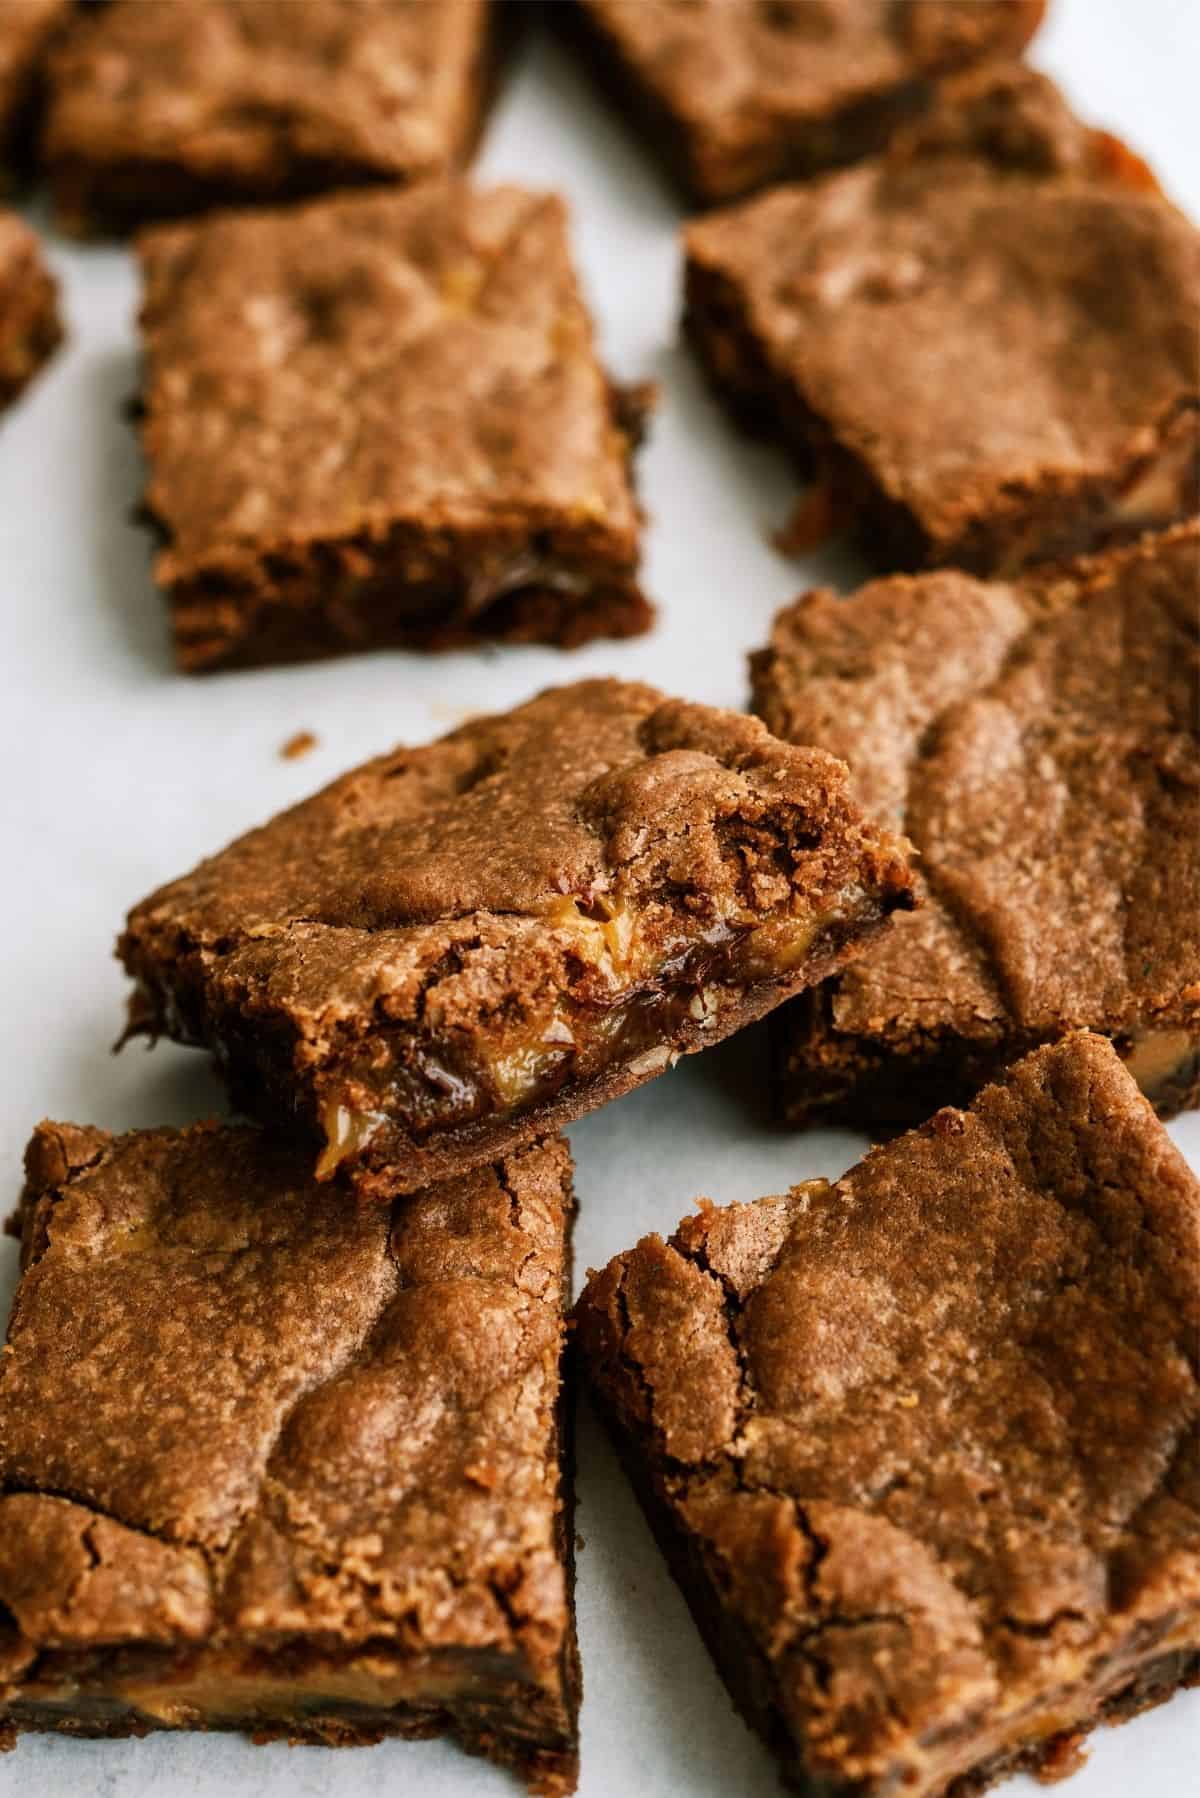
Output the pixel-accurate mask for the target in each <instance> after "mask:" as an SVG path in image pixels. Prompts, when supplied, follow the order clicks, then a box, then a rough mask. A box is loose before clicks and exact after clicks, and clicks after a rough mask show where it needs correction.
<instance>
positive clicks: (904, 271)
mask: <svg viewBox="0 0 1200 1798" xmlns="http://www.w3.org/2000/svg"><path fill="white" fill-rule="evenodd" d="M686 242H687V251H688V256H689V260H690V262H691V263H692V265H693V269H694V270H695V271H697V272H698V273H700V272H702V273H704V274H707V275H709V276H712V277H714V278H716V279H717V280H719V281H722V282H725V283H728V284H729V285H730V286H731V287H732V289H733V290H734V292H735V293H736V296H737V303H738V305H739V307H740V308H741V309H743V310H744V312H745V315H746V321H747V326H748V329H749V331H750V333H751V334H752V336H753V337H754V339H755V340H756V341H757V342H758V343H759V344H760V345H761V347H762V349H763V351H764V353H765V355H766V358H767V360H768V363H769V364H770V366H771V368H772V369H773V371H774V372H775V374H776V376H778V377H779V378H781V379H782V380H784V381H785V382H788V383H790V384H793V385H794V386H795V387H796V388H797V389H798V390H799V393H800V395H801V397H802V399H803V402H804V404H805V406H806V407H807V408H808V409H809V410H810V411H811V412H812V413H813V414H814V415H815V416H816V418H817V420H819V421H820V422H821V424H822V425H823V426H824V427H827V429H828V431H829V433H830V434H831V436H832V438H833V439H834V441H835V442H836V443H837V444H839V445H840V446H841V447H842V448H843V449H845V450H846V451H848V452H849V453H851V454H852V455H854V456H856V457H858V458H860V459H861V460H862V461H863V462H864V463H865V464H866V466H867V467H868V468H869V470H870V472H871V475H872V477H873V479H874V480H875V481H876V482H877V483H878V484H879V486H880V487H881V488H882V490H883V491H884V493H885V494H886V495H887V496H888V497H889V498H890V499H892V500H893V501H895V502H896V503H898V504H900V505H902V506H904V507H906V508H907V509H908V510H909V511H910V512H911V513H912V514H913V515H914V516H915V517H916V518H917V519H918V521H919V522H920V524H921V526H922V528H923V530H924V531H925V532H926V533H927V534H928V535H929V537H930V538H931V539H932V541H933V543H934V544H935V545H936V544H938V543H939V542H951V541H953V540H954V539H955V537H956V536H957V535H958V534H959V533H960V532H961V531H962V530H963V529H965V528H966V527H967V525H968V524H969V522H970V521H971V520H972V519H974V518H975V517H977V516H979V515H981V514H986V513H987V512H988V511H989V509H997V508H998V509H1001V510H1002V509H1003V507H1004V505H1005V504H1007V503H1010V502H1011V499H1012V495H1013V494H1014V493H1020V492H1024V491H1026V490H1028V489H1031V488H1034V487H1036V486H1037V485H1038V484H1039V482H1041V481H1042V480H1044V479H1045V478H1046V476H1047V473H1048V472H1050V473H1052V474H1053V476H1054V478H1055V479H1057V480H1062V481H1066V480H1077V479H1084V478H1088V477H1098V478H1099V477H1105V476H1108V477H1111V476H1112V475H1113V473H1114V472H1115V471H1119V470H1120V469H1122V468H1123V467H1124V466H1125V465H1126V464H1128V465H1130V466H1131V467H1135V466H1136V465H1137V463H1138V460H1139V458H1141V457H1143V456H1150V455H1151V454H1152V452H1153V451H1154V450H1155V448H1156V445H1157V442H1158V437H1159V434H1160V433H1161V432H1164V431H1166V430H1168V429H1169V427H1170V426H1171V424H1172V421H1173V418H1174V416H1175V412H1176V409H1177V408H1178V407H1179V406H1180V405H1182V404H1184V403H1192V404H1195V403H1197V396H1198V382H1197V367H1196V342H1195V323H1196V317H1197V313H1198V311H1200V233H1197V231H1196V230H1195V228H1194V227H1193V226H1192V225H1191V224H1190V222H1189V221H1188V220H1187V219H1186V218H1185V217H1184V216H1183V215H1182V213H1180V212H1178V211H1177V210H1176V209H1175V208H1174V207H1172V206H1170V205H1169V204H1168V203H1167V202H1166V201H1165V200H1164V199H1163V198H1162V196H1161V195H1160V194H1158V193H1157V191H1156V190H1154V189H1153V187H1152V185H1151V183H1150V178H1149V177H1148V175H1147V174H1146V172H1145V171H1144V169H1143V168H1142V165H1140V164H1137V163H1136V159H1134V158H1132V157H1131V156H1130V155H1129V154H1128V152H1124V151H1123V150H1122V149H1121V147H1120V146H1117V145H1115V144H1114V141H1113V140H1112V139H1109V138H1106V137H1105V136H1104V135H1103V134H1099V133H1093V132H1089V131H1087V130H1085V128H1084V127H1083V126H1081V125H1080V124H1079V122H1078V120H1076V119H1075V118H1073V116H1072V115H1071V113H1070V112H1069V110H1068V108H1067V107H1066V104H1065V102H1064V101H1063V100H1062V98H1061V96H1059V95H1058V94H1057V92H1056V90H1055V89H1054V88H1053V86H1052V85H1051V84H1050V83H1049V82H1048V81H1047V80H1046V79H1045V77H1044V76H1040V75H1037V74H1036V73H1035V72H1034V71H1033V70H1030V69H1025V68H1023V67H1021V66H1020V65H1012V66H1010V67H1007V68H1004V69H1001V70H1000V71H998V72H997V71H989V72H987V73H986V74H983V75H979V76H972V77H965V78H962V79H961V80H960V81H959V82H958V83H957V84H953V83H952V84H950V92H949V93H948V96H947V99H946V102H945V104H944V106H943V107H942V108H941V109H940V110H935V112H934V113H933V114H932V115H931V116H930V118H929V119H928V120H927V121H926V122H924V123H923V124H921V125H919V126H914V127H912V128H911V129H910V131H909V132H908V133H907V134H906V136H905V139H904V142H903V143H902V144H901V145H900V146H898V147H897V149H896V150H895V151H894V153H893V154H892V155H890V156H886V157H883V158H877V159H876V160H875V161H873V162H871V163H869V164H864V165H863V166H861V167H859V168H857V169H853V170H851V171H849V172H848V173H844V174H840V175H836V176H833V177H830V178H828V179H826V180H824V181H821V182H819V183H816V184H813V183H806V184H803V185H792V186H788V187H781V188H777V189H775V190H773V191H772V192H771V193H769V194H767V195H766V196H765V197H764V198H762V199H760V200H757V201H753V202H750V203H749V204H747V205H745V206H742V207H738V208H732V209H730V210H728V211H726V212H724V213H721V214H719V215H717V216H714V217H709V218H705V219H701V220H699V221H697V222H695V223H693V224H691V225H689V226H688V228H687V233H686ZM864 369H871V370H872V371H873V378H871V379H869V380H864V379H863V370H864Z"/></svg>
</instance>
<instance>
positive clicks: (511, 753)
mask: <svg viewBox="0 0 1200 1798" xmlns="http://www.w3.org/2000/svg"><path fill="white" fill-rule="evenodd" d="M910 903H911V877H910V874H909V872H908V868H907V865H906V862H905V857H904V846H903V844H902V843H901V842H900V840H899V839H897V838H895V837H893V836H892V835H890V834H889V833H888V832H886V831H879V830H877V829H876V828H875V827H874V826H873V825H872V824H871V823H870V822H869V821H868V820H867V819H866V818H865V817H864V816H863V814H862V812H861V811H860V810H859V809H858V807H857V806H856V805H855V804H854V803H853V802H852V801H851V799H850V797H849V793H848V791H847V781H846V771H845V768H844V766H843V765H842V764H841V763H840V762H838V761H836V760H834V758H833V757H832V756H829V755H826V754H825V753H824V752H823V751H820V750H817V751H812V750H807V749H795V748H791V747H789V746H787V745H785V744H782V743H779V742H777V741H776V740H775V739H774V738H773V737H771V736H770V735H769V734H768V733H767V731H766V729H765V728H764V727H763V726H762V725H761V724H760V723H759V722H758V721H757V720H756V719H750V718H745V717H742V716H740V715H739V714H736V713H733V712H722V711H717V710H714V709H712V708H710V707H707V706H701V705H691V704H688V703H686V702H684V701H681V700H670V699H666V698H664V696H663V695H662V694H661V693H658V692H656V691H655V690H654V689H653V688H652V687H645V686H639V685H634V684H631V683H624V682H620V681H613V680H597V681H584V682H580V683H579V684H577V685H575V686H569V687H560V688H552V689H551V690H549V691H548V692H546V693H543V694H541V695H540V696H539V697H538V698H536V699H534V700H531V701H529V702H528V703H527V704H526V705H523V706H519V707H517V708H516V710H514V711H512V712H509V713H507V714H503V715H500V716H497V717H490V718H482V719H478V720H476V721H474V722H472V723H470V724H466V725H464V726H463V727H462V728H461V729H459V730H456V731H454V732H452V733H451V734H450V735H449V736H447V737H444V738H442V739H441V741H439V742H437V743H433V744H430V745H428V746H426V747H424V748H418V749H410V748H401V749H397V750H395V751H393V752H392V753H391V754H389V755H385V756H381V757H379V758H378V759H377V760H375V761H373V762H369V763H367V764H366V765H365V766H364V767H362V768H359V769H356V770H355V771H354V772H352V773H350V774H347V775H345V776H343V777H342V778H341V779H340V780H338V781H335V782H334V783H333V785H332V786H330V787H327V788H326V789H325V790H324V791H323V792H321V793H318V794H317V795H316V796H315V797H314V798H313V799H310V800H307V801H306V802H305V803H303V804H302V805H299V806H296V807H294V808H293V809H292V810H291V811H288V812H285V813H283V814H282V815H281V816H280V817H278V818H276V819H275V820H273V822H271V823H270V824H267V825H266V826H264V827H263V828H262V829H260V830H257V831H252V832H251V833H250V834H249V835H248V836H245V837H242V838H241V839H240V840H239V841H238V842H236V843H234V844H233V845H231V847H230V848H228V849H226V850H225V851H224V852H223V853H222V854H221V855H218V856H215V857H214V858H213V859H212V860H211V861H207V862H204V863H202V864H201V865H200V866H199V867H198V868H197V869H196V870H195V871H194V872H193V873H191V874H189V875H186V876H185V877H184V878H183V879H182V880H178V881H175V882H174V883H173V884H171V885H169V886H166V887H163V888H162V889H161V890H160V891H159V892H157V893H155V894H153V895H151V897H150V898H149V899H146V900H144V901H143V902H142V904H140V905H138V906H136V907H135V908H134V910H133V911H132V912H131V913H130V915H129V919H128V923H127V928H126V931H125V934H124V936H123V938H122V939H121V943H120V946H119V953H120V955H121V957H122V959H123V961H124V963H125V966H126V968H127V970H128V971H129V973H130V974H131V975H132V976H133V978H134V979H135V981H136V982H137V983H138V991H137V994H136V995H135V998H134V1001H133V1006H132V1010H131V1016H130V1023H131V1028H132V1029H133V1030H135V1031H139V1030H140V1031H144V1032H148V1033H150V1034H155V1033H158V1032H165V1033H167V1034H169V1035H172V1036H175V1037H177V1038H179V1039H180V1040H183V1041H189V1042H196V1043H201V1044H204V1045H207V1046H208V1047H209V1048H210V1049H212V1050H213V1051H214V1052H215V1054H216V1055H217V1057H218V1060H219V1062H220V1063H221V1064H222V1066H223V1069H224V1072H225V1074H226V1076H227V1077H228V1079H229V1083H230V1086H231V1090H232V1092H233V1095H234V1098H235V1100H236V1102H237V1103H238V1104H239V1105H240V1106H242V1107H243V1108H245V1109H248V1110H250V1111H251V1112H253V1113H255V1114H257V1115H261V1116H262V1117H263V1119H264V1120H266V1121H269V1122H274V1123H276V1124H279V1125H286V1126H287V1128H288V1129H289V1131H290V1132H292V1133H293V1134H294V1133H295V1131H296V1130H297V1128H299V1129H300V1130H301V1131H302V1132H305V1133H307V1134H308V1135H309V1136H310V1137H311V1139H312V1140H313V1141H314V1143H318V1142H321V1141H322V1140H323V1142H324V1149H323V1153H322V1155H321V1160H320V1164H319V1171H320V1172H321V1173H322V1174H331V1173H333V1172H334V1171H335V1170H336V1169H339V1168H340V1169H341V1170H342V1171H343V1172H344V1173H345V1174H347V1175H348V1176H349V1177H350V1178H351V1180H352V1181H353V1182H354V1184H355V1185H356V1186H357V1187H358V1189H359V1190H360V1192H364V1193H376V1192H379V1193H385V1194H386V1193H390V1192H393V1191H397V1190H404V1189H405V1187H413V1186H419V1185H422V1184H424V1183H425V1181H426V1180H428V1179H432V1178H441V1177H442V1176H443V1175H445V1174H448V1173H450V1172H453V1171H456V1170H461V1169H462V1168H463V1167H466V1166H470V1165H472V1164H473V1163H475V1162H479V1161H483V1160H487V1159H489V1158H494V1155H495V1154H496V1153H499V1152H501V1149H502V1147H503V1148H506V1147H509V1146H511V1145H512V1144H513V1143H515V1142H518V1141H521V1140H524V1139H526V1138H527V1137H529V1136H530V1135H536V1134H539V1133H541V1132H543V1131H544V1130H545V1128H546V1127H547V1125H548V1124H551V1123H552V1124H553V1125H554V1127H557V1124H558V1123H559V1122H561V1121H564V1120H566V1119H568V1118H571V1117H576V1116H578V1115H579V1114H580V1113H581V1112H583V1111H587V1110H591V1109H593V1108H594V1107H596V1106H597V1105H600V1104H603V1103H605V1102H606V1101H607V1100H608V1099H610V1098H613V1097H616V1096H617V1095H618V1094H619V1093H621V1092H624V1091H627V1090H628V1089H629V1088H630V1087H632V1086H635V1085H638V1084H640V1083H641V1082H642V1081H643V1080H646V1079H649V1078H650V1076H651V1075H652V1074H656V1073H658V1072H660V1071H661V1070H662V1069H663V1068H664V1067H666V1066H667V1065H668V1064H669V1062H670V1061H671V1060H673V1059H674V1058H675V1056H676V1055H678V1054H680V1053H687V1052H690V1051H692V1050H695V1049H701V1048H704V1047H706V1046H708V1045H709V1044H710V1043H713V1042H717V1041H719V1040H720V1039H721V1038H722V1037H723V1036H726V1035H728V1034H729V1033H730V1032H731V1031H733V1030H735V1029H737V1028H739V1027H740V1026H741V1025H742V1024H744V1023H746V1022H748V1021H749V1020H750V1019H752V1018H754V1017H758V1016H760V1015H762V1014H763V1013H765V1012H767V1011H769V1010H770V1009H771V1008H772V1006H774V1005H777V1004H779V1003H780V1001H781V1000H783V999H785V998H787V997H789V996H790V995H792V994H793V993H796V992H799V991H800V990H801V989H802V988H804V987H806V986H808V985H809V984H811V983H812V982H813V981H815V980H820V979H823V978H825V977H826V976H827V975H828V974H830V973H832V972H834V971H835V970H836V969H837V968H838V967H840V966H842V965H843V964H844V963H845V961H846V960H847V959H848V958H849V957H850V956H852V955H854V954H856V953H859V952H860V951H861V950H862V949H863V948H864V947H865V946H866V944H867V943H869V942H870V940H871V939H872V938H873V937H874V935H875V934H876V932H877V931H878V930H879V928H880V927H881V925H882V924H883V923H884V921H885V919H886V918H887V917H888V915H889V914H890V913H891V912H892V911H893V910H894V909H895V908H897V907H903V906H907V905H908V904H910Z"/></svg>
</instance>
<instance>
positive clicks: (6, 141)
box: [0, 0, 71, 186]
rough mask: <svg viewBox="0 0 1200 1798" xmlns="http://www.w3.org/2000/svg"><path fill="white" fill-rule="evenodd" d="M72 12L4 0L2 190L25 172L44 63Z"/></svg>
mask: <svg viewBox="0 0 1200 1798" xmlns="http://www.w3.org/2000/svg"><path fill="white" fill-rule="evenodd" d="M70 10H71V0H4V4H3V5H2V6H0V186H4V185H6V184H7V182H8V181H9V180H10V179H11V178H12V176H13V175H15V174H17V173H23V172H24V164H25V162H26V159H27V157H28V153H29V149H30V142H29V140H30V137H31V134H32V132H33V129H34V119H35V115H36V112H37V106H38V101H39V99H40V96H41V77H42V67H43V62H44V59H45V56H46V53H47V51H48V49H49V46H50V44H51V42H52V40H53V38H54V35H55V33H56V32H57V31H58V29H59V27H60V26H61V25H62V24H63V23H64V21H65V20H66V18H67V15H68V13H69V12H70Z"/></svg>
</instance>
